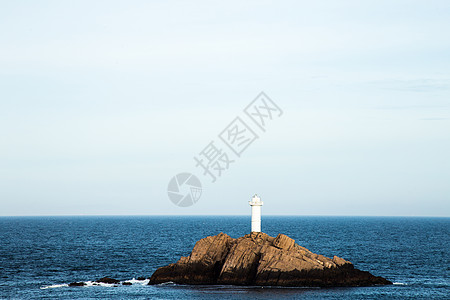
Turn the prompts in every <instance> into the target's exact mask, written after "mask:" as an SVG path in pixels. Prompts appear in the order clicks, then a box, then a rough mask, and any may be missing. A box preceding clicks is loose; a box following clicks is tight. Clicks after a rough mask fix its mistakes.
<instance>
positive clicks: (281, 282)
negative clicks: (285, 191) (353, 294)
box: [149, 232, 392, 287]
mask: <svg viewBox="0 0 450 300" xmlns="http://www.w3.org/2000/svg"><path fill="white" fill-rule="evenodd" d="M170 281H171V282H174V283H178V284H195V285H205V284H230V285H255V286H287V287H300V286H312V287H332V286H371V285H387V284H392V282H390V281H389V280H387V279H385V278H382V277H379V276H374V275H372V274H370V273H369V272H366V271H361V270H358V269H356V268H354V266H353V264H352V263H351V262H349V261H346V260H345V259H343V258H340V257H337V256H334V257H333V258H332V259H331V258H328V257H325V256H323V255H320V254H315V253H312V252H311V251H309V250H308V249H306V248H304V247H301V246H299V245H298V244H296V243H295V241H294V240H293V239H291V238H290V237H288V236H286V235H284V234H279V235H278V236H277V237H271V236H269V235H267V234H265V233H262V232H252V233H250V234H247V235H245V236H243V237H240V238H237V239H233V238H231V237H230V236H228V235H227V234H224V233H219V234H218V235H215V236H209V237H206V238H203V239H201V240H199V241H198V242H197V243H196V244H195V246H194V249H193V250H192V253H191V254H190V255H189V256H188V257H181V258H180V260H179V261H178V262H177V263H174V264H170V265H168V266H164V267H160V268H158V269H157V270H156V271H155V272H154V273H153V275H152V276H151V278H150V282H149V284H160V283H164V282H170Z"/></svg>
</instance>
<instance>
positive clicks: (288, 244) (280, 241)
mask: <svg viewBox="0 0 450 300" xmlns="http://www.w3.org/2000/svg"><path fill="white" fill-rule="evenodd" d="M294 245H295V240H293V239H291V238H290V237H288V236H287V235H284V234H281V233H280V234H278V235H277V237H276V238H275V240H274V241H273V246H274V247H277V248H279V249H283V250H291V249H292V248H293V247H294Z"/></svg>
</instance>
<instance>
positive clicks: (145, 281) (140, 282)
mask: <svg viewBox="0 0 450 300" xmlns="http://www.w3.org/2000/svg"><path fill="white" fill-rule="evenodd" d="M124 282H129V283H131V284H140V285H148V283H149V282H150V279H144V280H137V279H135V278H133V279H131V280H125V281H124Z"/></svg>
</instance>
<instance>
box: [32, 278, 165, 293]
mask: <svg viewBox="0 0 450 300" xmlns="http://www.w3.org/2000/svg"><path fill="white" fill-rule="evenodd" d="M123 282H129V283H131V284H133V285H134V284H136V285H138V284H140V285H148V283H149V282H150V279H144V280H137V279H135V278H133V279H130V280H125V281H122V282H121V283H123ZM121 283H117V284H114V283H103V282H95V281H85V282H84V285H83V286H81V287H91V286H104V287H113V286H119V285H121ZM166 284H173V282H166V283H163V285H166ZM68 286H69V284H67V283H64V284H53V285H47V286H43V287H41V288H40V289H41V290H45V289H55V288H60V287H68Z"/></svg>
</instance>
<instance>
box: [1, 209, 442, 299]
mask: <svg viewBox="0 0 450 300" xmlns="http://www.w3.org/2000/svg"><path fill="white" fill-rule="evenodd" d="M249 229H250V216H239V217H229V216H211V217H203V216H202V217H197V216H196V217H186V216H183V217H179V216H169V217H168V216H161V217H159V216H158V217H155V216H148V217H147V216H145V217H144V216H142V217H141V216H139V217H136V216H133V217H0V298H1V299H5V298H6V299H9V298H17V299H46V298H64V299H100V298H110V299H111V298H117V299H215V298H218V299H274V298H287V299H295V298H300V299H415V298H419V299H450V218H415V217H414V218H413V217H278V216H277V217H275V216H263V220H262V229H263V231H264V232H266V233H267V234H269V235H272V236H276V235H277V234H278V233H284V234H287V235H288V236H290V237H292V238H294V239H295V240H296V242H297V243H298V244H300V245H301V246H304V247H306V248H308V249H309V250H311V251H313V252H315V253H319V254H323V255H325V256H328V257H332V256H333V255H337V256H340V257H343V258H345V259H347V260H349V261H351V262H353V264H354V265H355V267H357V268H358V269H361V270H366V271H369V272H371V273H372V274H374V275H378V276H383V277H385V278H387V279H389V280H391V281H392V282H394V283H395V284H394V285H392V286H377V287H358V288H269V287H264V288H262V287H237V286H185V285H175V284H170V283H168V284H162V285H157V286H148V285H146V283H147V282H148V281H145V280H136V278H138V277H146V278H147V277H150V275H151V274H152V273H153V272H154V271H155V270H156V269H157V268H158V267H160V266H164V265H167V264H169V263H173V262H176V261H177V260H178V259H179V258H180V256H187V255H189V253H190V252H191V250H192V248H193V246H194V244H195V242H196V241H197V240H199V239H201V238H203V237H206V236H209V235H215V234H217V233H219V232H225V233H227V234H228V235H230V236H231V237H233V238H237V237H240V236H242V235H244V234H247V233H248V232H249ZM104 276H109V277H112V278H115V279H119V280H122V281H125V280H130V282H132V283H133V285H131V286H118V287H114V286H107V285H103V286H94V285H92V284H89V286H85V287H68V286H67V284H68V283H70V282H74V281H94V280H96V279H99V278H101V277H104ZM133 279H134V280H133Z"/></svg>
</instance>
